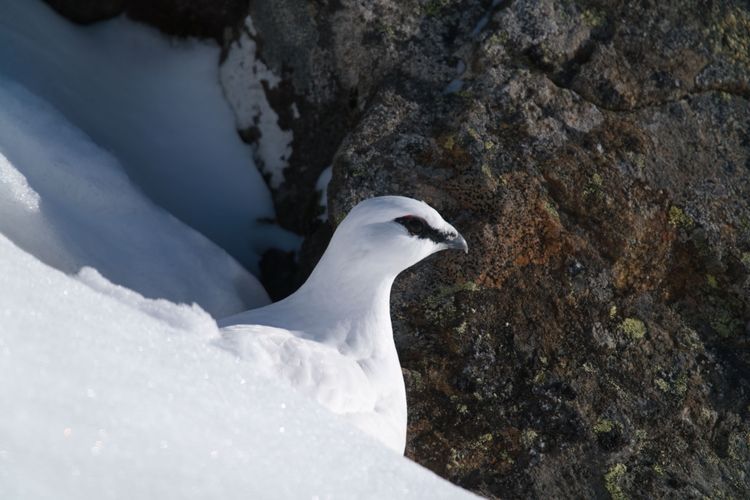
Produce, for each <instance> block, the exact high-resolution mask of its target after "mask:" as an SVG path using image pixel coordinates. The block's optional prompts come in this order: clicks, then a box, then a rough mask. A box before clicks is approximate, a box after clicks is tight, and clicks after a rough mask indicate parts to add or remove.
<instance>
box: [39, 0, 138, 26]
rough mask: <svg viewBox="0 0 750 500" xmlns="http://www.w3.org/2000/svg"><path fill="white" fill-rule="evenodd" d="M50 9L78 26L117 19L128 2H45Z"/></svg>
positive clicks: (113, 0)
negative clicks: (112, 18)
mask: <svg viewBox="0 0 750 500" xmlns="http://www.w3.org/2000/svg"><path fill="white" fill-rule="evenodd" d="M44 1H45V2H46V3H47V4H48V5H49V6H50V7H52V8H53V9H55V10H56V11H57V12H59V13H60V14H62V15H63V16H65V17H67V18H68V19H70V20H71V21H73V22H76V23H78V24H91V23H94V22H96V21H103V20H105V19H109V18H111V17H115V16H117V15H119V14H122V12H123V11H124V10H125V2H126V1H127V0H44Z"/></svg>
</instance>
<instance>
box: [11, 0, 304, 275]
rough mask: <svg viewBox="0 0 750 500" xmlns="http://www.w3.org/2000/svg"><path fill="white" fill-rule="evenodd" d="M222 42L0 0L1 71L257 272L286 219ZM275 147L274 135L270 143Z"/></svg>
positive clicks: (283, 240) (288, 245) (285, 244)
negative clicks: (223, 75) (244, 126)
mask: <svg viewBox="0 0 750 500" xmlns="http://www.w3.org/2000/svg"><path fill="white" fill-rule="evenodd" d="M219 56H220V51H219V47H218V46H217V45H216V44H215V43H210V42H203V41H197V40H184V41H177V40H174V39H169V38H167V37H165V36H163V35H161V34H159V33H158V32H157V31H156V30H155V29H152V28H148V27H146V26H143V25H139V24H136V23H133V22H131V21H128V20H127V19H125V18H118V19H114V20H112V21H108V22H105V23H98V24H96V25H93V26H89V27H86V28H82V27H79V26H75V25H73V24H71V23H69V22H67V21H65V20H64V19H62V18H61V17H59V16H57V15H56V14H55V13H54V11H52V10H51V9H50V8H49V7H47V6H46V5H44V4H43V3H42V2H41V1H38V0H35V1H25V2H19V1H14V0H0V75H4V76H5V78H7V79H12V80H15V81H18V82H19V83H21V84H23V85H24V86H26V87H27V88H28V89H29V90H30V91H31V92H33V93H34V94H36V95H39V96H41V97H43V98H44V99H45V100H47V101H48V102H50V103H51V104H52V105H53V106H55V107H56V108H58V109H59V110H60V111H61V112H62V113H63V114H64V115H65V116H66V117H67V118H68V120H69V121H70V122H72V123H73V124H74V125H75V126H77V127H78V128H80V129H81V130H83V131H84V132H85V133H86V134H87V135H89V136H90V137H91V138H92V140H93V141H94V142H95V143H96V144H98V145H99V146H101V147H102V148H104V149H106V150H109V151H111V152H112V153H113V155H114V156H116V157H117V159H118V160H119V161H120V163H121V165H122V167H123V168H124V169H125V171H126V173H127V174H128V176H129V177H130V178H131V179H132V180H133V181H134V182H135V183H136V184H137V185H138V187H139V188H140V189H142V190H143V191H144V192H145V194H146V195H147V196H149V197H150V198H151V199H152V200H153V201H155V202H156V203H157V204H158V205H160V206H162V207H164V208H165V209H167V210H168V211H169V212H170V213H172V214H173V215H175V216H176V217H178V218H179V219H181V220H182V221H184V222H186V223H187V224H189V225H190V226H192V227H193V228H195V229H197V230H198V231H200V232H201V233H203V234H204V235H206V236H207V237H209V238H210V239H212V240H213V241H214V242H216V243H218V244H219V246H221V247H222V248H224V249H226V250H227V251H228V252H229V253H230V254H231V255H233V256H234V257H235V258H236V259H238V260H239V261H240V262H242V263H243V264H244V265H245V266H246V267H248V268H249V269H251V270H252V271H257V262H258V259H259V255H260V254H262V252H263V251H265V249H267V248H268V247H271V246H275V247H278V248H282V249H285V250H291V249H293V248H295V247H296V245H297V244H298V243H299V239H298V238H296V237H294V236H293V235H291V234H288V233H286V232H284V231H282V230H281V229H280V228H278V227H277V226H273V225H269V224H264V223H260V222H257V220H258V219H264V220H268V219H273V217H274V212H273V206H272V202H271V197H270V193H269V191H268V188H267V187H266V186H265V184H264V183H263V182H262V179H261V176H260V174H259V173H258V171H257V169H256V168H255V167H254V163H253V158H252V151H251V149H250V147H249V146H247V145H246V144H244V143H243V142H242V141H241V140H240V138H239V136H238V134H237V132H236V129H235V121H234V116H233V114H232V111H231V110H230V108H229V106H228V104H227V102H226V100H225V99H224V96H223V94H222V89H221V86H220V85H219V83H218V73H219V72H218V70H217V66H218V61H219ZM269 147H270V146H269Z"/></svg>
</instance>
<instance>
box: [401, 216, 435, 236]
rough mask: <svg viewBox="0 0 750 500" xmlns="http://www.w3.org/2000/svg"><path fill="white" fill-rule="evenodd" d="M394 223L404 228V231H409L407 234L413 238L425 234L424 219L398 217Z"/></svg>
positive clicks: (425, 224)
mask: <svg viewBox="0 0 750 500" xmlns="http://www.w3.org/2000/svg"><path fill="white" fill-rule="evenodd" d="M396 222H398V223H399V224H401V225H402V226H404V227H405V228H406V230H407V231H409V234H412V235H414V236H420V235H423V234H425V232H426V231H427V227H428V226H427V223H426V222H425V221H424V219H420V218H419V217H414V216H411V215H407V216H404V217H399V218H398V219H396Z"/></svg>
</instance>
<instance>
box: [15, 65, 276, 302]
mask: <svg viewBox="0 0 750 500" xmlns="http://www.w3.org/2000/svg"><path fill="white" fill-rule="evenodd" d="M0 233H2V234H4V235H5V236H7V237H8V238H10V239H11V240H13V241H14V242H15V243H16V244H17V245H19V246H20V247H22V248H23V249H24V250H26V251H27V252H29V253H32V254H33V255H35V256H37V257H38V258H40V259H41V260H42V261H44V262H46V263H47V264H49V265H52V266H54V267H56V268H58V269H60V270H62V271H65V272H68V273H75V272H77V271H78V270H79V269H80V268H81V267H82V266H92V267H95V268H96V269H98V270H99V272H101V273H102V274H103V275H105V276H106V277H107V278H108V279H109V280H111V281H114V282H116V283H118V284H121V285H124V286H127V287H128V288H132V289H133V290H137V291H138V292H140V293H141V294H143V295H146V296H148V297H162V298H166V299H169V300H171V301H173V302H187V303H190V302H197V303H198V304H200V305H201V306H202V307H203V308H205V309H206V310H207V311H210V312H211V313H212V314H214V315H216V316H219V317H220V316H225V315H227V314H232V313H236V312H240V311H243V310H245V309H247V308H249V307H257V306H260V305H264V304H267V303H268V296H267V295H266V293H265V291H264V290H263V288H262V287H261V285H260V284H259V283H258V281H257V280H256V279H255V278H254V277H253V276H252V275H250V274H249V273H248V272H247V271H245V270H244V269H243V268H242V267H241V266H240V265H239V264H237V263H236V262H235V261H234V260H233V259H232V258H231V257H229V256H228V255H227V254H226V253H225V252H224V251H223V250H221V249H219V248H218V247H216V245H214V244H213V243H211V242H210V241H208V240H207V239H206V238H205V237H203V236H202V235H200V234H198V233H197V232H195V231H194V230H192V229H190V228H189V227H187V226H185V224H183V223H182V222H180V221H178V220H177V219H175V218H174V217H172V216H170V215H169V214H167V213H166V212H164V211H163V210H162V209H160V208H159V207H157V206H155V205H154V204H153V203H152V202H150V201H149V200H148V199H146V197H145V196H144V195H143V194H142V193H141V192H140V191H139V190H137V189H136V188H135V187H134V186H133V185H132V183H131V182H130V180H129V179H128V178H127V176H126V175H125V174H124V172H123V171H122V167H121V165H120V163H119V162H118V161H117V160H116V159H115V158H114V157H113V156H112V155H111V154H109V153H108V152H106V151H104V150H102V149H101V148H99V147H98V146H97V145H96V144H94V143H93V142H91V140H90V139H89V138H88V137H87V136H86V135H85V134H83V133H82V132H81V131H80V130H78V129H77V128H75V127H74V126H72V125H71V124H70V123H69V122H68V121H67V120H66V118H65V117H64V116H62V115H61V114H60V113H58V112H57V111H56V110H55V109H53V108H52V107H51V106H50V105H49V104H47V103H46V102H44V101H42V100H41V99H39V98H37V97H36V96H34V95H32V94H30V93H29V92H27V91H26V90H25V89H24V88H22V87H20V86H19V85H17V84H14V83H12V82H9V81H8V80H5V79H3V78H2V77H1V76H0Z"/></svg>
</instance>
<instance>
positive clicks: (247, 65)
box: [221, 17, 299, 188]
mask: <svg viewBox="0 0 750 500" xmlns="http://www.w3.org/2000/svg"><path fill="white" fill-rule="evenodd" d="M255 35H256V31H255V27H254V26H253V23H252V19H250V18H249V17H248V18H247V20H246V23H245V30H244V31H243V32H242V34H241V35H240V38H239V39H238V40H237V41H236V42H234V43H233V44H232V45H231V46H230V48H229V51H228V53H227V57H226V59H225V60H224V62H222V64H221V84H222V87H223V88H224V94H225V95H226V98H227V100H228V101H229V103H230V104H231V106H232V110H234V113H235V116H236V120H237V128H238V129H240V130H244V129H248V128H252V127H255V128H256V129H257V131H258V132H260V138H259V139H258V141H257V144H256V146H255V147H256V158H257V159H258V160H259V162H260V167H261V169H262V170H263V172H264V173H266V174H267V175H268V176H269V177H270V179H269V181H270V184H271V187H273V188H276V187H279V186H280V185H281V183H282V182H283V181H284V169H285V168H286V167H287V165H288V164H289V157H290V156H291V155H292V140H293V134H292V131H291V130H283V129H282V128H281V126H280V125H279V117H278V115H277V114H276V112H275V111H274V110H273V108H272V107H271V105H270V103H269V102H268V99H267V98H266V92H265V90H264V89H263V86H264V84H265V86H267V87H268V88H269V89H274V88H276V87H277V86H278V84H279V83H280V82H281V79H280V78H279V77H278V76H276V75H275V74H274V73H273V72H272V71H271V70H270V69H269V68H268V67H267V66H266V65H265V64H264V63H263V61H261V60H260V59H258V58H256V51H257V44H256V43H255V40H254V39H253V37H254V36H255ZM291 111H292V116H294V117H298V116H299V111H297V109H296V106H292V109H291Z"/></svg>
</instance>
